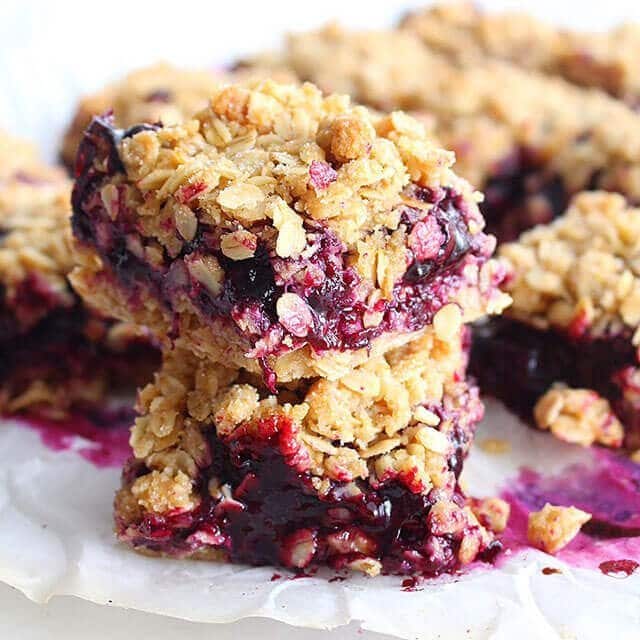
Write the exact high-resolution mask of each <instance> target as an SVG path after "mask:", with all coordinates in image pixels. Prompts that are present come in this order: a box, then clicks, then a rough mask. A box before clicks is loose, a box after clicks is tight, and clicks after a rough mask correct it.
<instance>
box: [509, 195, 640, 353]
mask: <svg viewBox="0 0 640 640" xmlns="http://www.w3.org/2000/svg"><path fill="white" fill-rule="evenodd" d="M639 252H640V209H636V208H633V207H631V206H629V205H628V204H627V203H626V201H625V199H624V198H623V197H622V196H621V195H618V194H613V193H604V192H588V193H582V194H580V195H578V196H576V197H575V198H574V199H573V201H572V202H571V205H570V206H569V209H568V210H567V212H566V213H565V214H564V215H563V216H561V217H560V218H558V219H557V220H556V221H554V222H552V223H551V224H548V225H540V226H538V227H536V228H534V229H532V230H530V231H527V232H525V233H524V234H522V236H521V237H520V239H519V241H518V242H513V243H508V244H504V245H502V246H501V247H500V250H499V253H500V255H501V256H502V257H503V258H504V259H506V260H507V261H508V262H509V263H510V265H511V267H512V268H513V274H514V275H513V278H512V279H511V280H510V281H509V283H508V286H507V289H508V290H509V292H510V293H511V295H512V296H513V305H512V307H511V308H510V309H509V312H508V313H509V315H511V316H512V317H515V318H517V319H518V320H521V321H523V322H526V323H528V324H531V325H533V326H535V327H538V328H543V329H546V328H549V327H553V328H555V329H560V330H570V329H571V328H572V327H575V326H576V325H577V324H580V326H581V327H582V328H583V330H586V331H587V332H588V334H589V335H590V336H594V337H597V336H603V335H606V334H611V333H613V334H615V333H619V332H621V331H623V330H628V331H630V332H631V333H632V334H633V333H635V332H636V330H637V328H638V326H639V325H640V263H639V262H638V254H639ZM639 340H640V333H638V334H637V335H635V336H634V337H633V341H634V344H636V343H637V342H638V341H639Z"/></svg>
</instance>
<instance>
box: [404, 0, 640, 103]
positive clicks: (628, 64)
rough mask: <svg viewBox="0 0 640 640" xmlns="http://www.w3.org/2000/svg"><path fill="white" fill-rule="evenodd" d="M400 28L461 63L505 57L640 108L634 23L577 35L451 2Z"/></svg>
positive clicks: (638, 33) (639, 43)
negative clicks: (599, 90) (600, 91)
mask: <svg viewBox="0 0 640 640" xmlns="http://www.w3.org/2000/svg"><path fill="white" fill-rule="evenodd" d="M400 28H401V29H406V30H407V31H410V32H412V33H414V34H416V35H417V36H418V37H419V38H421V40H422V41H423V42H424V43H425V44H426V45H427V46H428V47H430V48H431V49H434V50H435V51H438V52H441V53H443V54H445V55H447V56H451V57H452V58H453V59H455V60H457V61H459V62H460V63H462V64H474V63H476V62H477V61H478V60H481V59H483V58H495V59H498V60H504V61H506V62H510V63H512V64H514V65H516V66H518V67H523V68H525V69H529V70H532V71H533V70H537V71H541V72H544V73H549V74H554V75H558V76H562V77H563V78H565V79H566V80H568V81H569V82H572V83H575V84H577V85H581V86H585V87H594V88H598V89H601V90H602V91H605V92H607V93H609V94H611V95H612V96H614V97H616V98H619V99H621V100H624V101H625V102H627V103H628V104H629V105H630V106H632V107H633V108H637V107H640V72H638V64H637V60H638V58H639V57H640V25H638V24H633V23H625V24H621V25H619V26H618V27H616V28H614V29H611V30H608V31H605V32H602V33H582V32H579V31H571V30H568V29H560V28H557V27H555V26H552V25H550V24H547V23H545V22H543V21H541V20H538V19H537V18H534V17H533V16H529V15H527V14H524V13H519V12H505V13H502V14H492V13H485V12H484V11H483V10H482V9H480V8H479V7H477V6H476V5H474V4H473V3H470V2H450V3H446V4H441V5H436V6H432V7H429V8H427V9H424V10H422V11H417V12H414V13H411V14H409V15H408V16H406V17H405V19H404V20H403V21H402V23H401V25H400Z"/></svg>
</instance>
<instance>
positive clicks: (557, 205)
mask: <svg viewBox="0 0 640 640" xmlns="http://www.w3.org/2000/svg"><path fill="white" fill-rule="evenodd" d="M483 191H484V195H485V199H484V202H483V203H482V204H481V205H480V209H481V211H482V214H483V215H484V218H485V220H486V222H487V230H488V231H489V232H490V233H493V234H494V235H495V236H496V237H497V238H498V241H499V242H510V241H512V240H516V239H517V238H518V236H519V235H520V234H521V233H522V232H523V231H526V230H527V229H530V228H531V227H534V226H536V225H538V224H546V223H547V222H550V221H551V220H553V219H554V218H555V217H557V216H559V215H560V214H561V213H562V212H563V211H564V210H565V209H566V207H567V204H568V202H569V196H570V194H569V193H568V192H567V190H566V188H565V185H564V183H563V181H562V178H561V177H560V176H558V175H554V174H553V173H551V172H550V171H549V169H548V168H547V167H546V163H545V162H544V161H543V159H542V158H540V155H539V154H538V153H536V152H535V151H533V150H530V149H526V148H520V149H517V150H516V151H514V152H513V153H512V154H511V155H509V156H508V157H506V158H504V160H502V161H501V162H499V163H498V165H497V166H496V167H495V169H494V171H493V172H492V175H491V178H490V179H489V180H488V181H487V182H486V184H485V185H484V188H483Z"/></svg>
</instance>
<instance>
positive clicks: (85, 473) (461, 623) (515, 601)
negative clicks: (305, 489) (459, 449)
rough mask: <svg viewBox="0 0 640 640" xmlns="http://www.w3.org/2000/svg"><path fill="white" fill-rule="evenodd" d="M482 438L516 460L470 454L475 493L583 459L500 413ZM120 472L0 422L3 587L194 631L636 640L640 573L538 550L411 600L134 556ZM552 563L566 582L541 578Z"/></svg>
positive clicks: (375, 588)
mask: <svg viewBox="0 0 640 640" xmlns="http://www.w3.org/2000/svg"><path fill="white" fill-rule="evenodd" d="M486 438H501V439H506V440H509V441H510V444H511V451H510V452H509V453H506V454H502V455H496V454H488V453H485V452H484V451H483V449H482V447H476V448H475V451H474V452H473V454H472V456H471V458H470V459H469V462H468V465H467V468H466V469H465V481H466V483H467V485H468V486H470V487H472V488H473V492H474V494H475V495H491V494H494V493H496V492H497V491H499V490H500V489H501V488H503V487H504V484H505V479H506V478H513V477H515V476H516V475H517V472H518V469H519V468H520V466H521V465H528V466H531V467H533V468H536V469H538V470H540V471H545V472H556V471H558V470H561V469H562V468H563V467H565V466H566V465H569V464H572V463H575V462H579V461H581V460H584V459H585V456H586V455H587V454H586V452H585V451H584V450H581V449H578V448H576V447H571V446H568V445H563V444H562V443H559V442H557V441H556V440H554V439H553V438H550V437H549V436H547V435H544V434H540V433H536V432H534V431H532V430H530V429H526V428H524V427H523V426H521V425H518V424H517V423H516V421H515V419H514V418H512V417H510V416H509V414H507V413H506V412H505V411H504V410H502V409H501V408H499V407H496V406H492V407H490V408H489V411H488V413H487V418H486V419H485V422H484V424H483V425H482V427H481V429H480V431H479V434H478V440H479V441H480V442H481V441H482V440H483V439H486ZM84 444H85V446H86V443H84ZM118 476H119V473H118V470H117V469H101V468H97V467H95V466H93V465H92V464H91V463H89V462H87V461H86V460H85V459H83V458H82V457H80V456H79V455H78V454H77V453H76V452H74V451H73V450H68V451H62V452H60V451H53V450H50V449H48V448H46V447H45V446H44V445H43V444H42V442H41V440H40V436H39V435H38V433H36V432H35V431H32V430H30V429H28V428H25V427H24V426H19V425H17V424H16V423H12V422H11V421H5V422H4V423H3V424H1V425H0V580H2V581H4V582H6V583H8V584H10V585H12V586H14V587H15V588H17V589H19V590H20V591H22V592H23V593H24V594H25V595H26V596H28V597H29V598H31V599H33V600H35V601H39V602H44V601H46V600H47V599H49V598H51V597H52V596H55V595H75V596H78V597H81V598H85V599H87V600H91V601H94V602H97V603H106V602H110V603H112V604H113V605H115V606H121V607H127V608H133V609H140V610H143V611H148V612H153V613H156V614H163V615H167V616H174V617H177V618H184V619H187V620H193V621H200V622H218V623H220V622H231V621H235V620H239V619H241V618H245V617H249V616H264V617H268V618H273V619H276V620H280V621H283V622H286V623H289V624H292V625H298V626H304V627H313V628H334V627H337V626H340V625H344V624H347V623H348V622H350V621H353V620H356V621H359V622H360V623H361V625H362V627H363V628H364V629H367V630H370V631H377V632H380V633H387V634H390V635H394V636H397V637H400V638H407V639H408V638H419V639H422V638H443V639H444V638H460V637H465V638H505V639H506V638H509V639H510V640H511V639H512V638H514V637H517V638H518V640H528V639H529V638H532V639H533V638H536V639H537V638H541V639H542V638H544V639H545V640H546V639H548V638H573V637H575V638H580V639H582V638H616V639H618V638H629V639H631V638H635V639H637V638H638V637H639V636H640V575H639V574H638V572H636V573H635V574H633V575H631V576H629V577H628V578H625V579H616V578H612V577H609V576H605V575H603V574H602V573H601V572H600V571H598V570H588V569H576V568H572V567H568V566H566V565H564V564H563V563H562V562H560V561H559V560H557V559H555V558H552V557H551V556H548V555H545V554H544V553H541V552H538V551H535V550H526V551H524V552H520V553H517V554H515V555H514V556H513V557H511V558H509V559H508V560H506V561H504V562H501V563H500V564H499V566H498V567H489V568H485V567H482V566H481V567H478V568H477V569H474V570H471V571H469V572H467V573H465V575H462V576H457V577H455V578H443V579H439V580H435V581H428V582H426V583H425V584H423V585H421V587H420V589H421V590H417V591H412V592H406V591H403V590H402V588H401V582H402V581H401V578H398V577H391V576H386V577H385V576H382V577H378V578H375V579H370V578H365V577H352V578H349V579H348V580H346V581H343V582H329V581H328V579H327V578H328V577H330V576H331V575H333V574H327V575H321V574H318V575H316V576H315V577H308V578H303V579H295V580H292V579H288V576H287V574H286V572H282V571H279V573H280V574H282V578H281V579H279V580H273V581H272V576H273V575H274V570H273V569H270V568H249V567H239V566H230V565H223V564H215V563H204V562H189V561H173V560H166V559H154V558H147V557H143V556H139V555H137V554H134V553H132V552H130V551H128V550H127V549H126V548H124V547H122V546H120V545H119V544H118V543H116V541H115V540H114V537H113V535H112V521H111V502H112V498H113V493H114V490H115V488H116V486H117V485H118ZM549 566H551V567H560V568H561V569H562V573H559V574H554V575H552V576H549V575H544V574H543V573H542V571H541V570H542V568H544V567H549ZM516 634H517V635H516Z"/></svg>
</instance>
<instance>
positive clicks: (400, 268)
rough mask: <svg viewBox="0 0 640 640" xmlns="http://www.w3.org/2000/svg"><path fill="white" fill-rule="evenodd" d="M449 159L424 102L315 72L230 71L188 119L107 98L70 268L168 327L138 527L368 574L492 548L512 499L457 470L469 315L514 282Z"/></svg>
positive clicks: (497, 300) (129, 538)
mask: <svg viewBox="0 0 640 640" xmlns="http://www.w3.org/2000/svg"><path fill="white" fill-rule="evenodd" d="M452 164H453V155H452V154H451V153H450V152H447V151H444V150H443V149H441V148H440V147H439V145H438V144H437V143H435V142H434V140H433V139H432V138H431V137H429V136H427V135H426V133H425V130H424V127H423V125H422V124H421V123H419V122H418V121H417V120H415V119H413V118H411V117H409V116H407V115H405V114H403V113H401V112H395V113H392V114H390V115H384V116H383V115H378V114H376V113H374V112H371V111H369V110H368V109H366V108H365V107H359V106H353V105H352V104H351V103H350V101H349V99H348V98H346V97H344V96H338V95H323V94H322V93H321V92H320V91H319V90H318V89H316V88H315V87H314V86H313V85H310V84H303V85H297V86H296V85H287V84H278V83H275V82H273V81H265V82H249V83H247V84H244V85H230V86H226V87H222V88H219V89H215V90H213V91H212V92H211V98H210V101H209V103H208V106H207V107H206V108H204V109H203V110H201V111H200V112H198V113H197V114H196V115H195V117H193V118H192V119H187V120H185V121H184V122H183V123H182V124H177V125H174V126H162V125H159V124H139V125H135V126H133V127H130V128H128V129H118V128H116V127H115V126H114V125H113V124H112V122H110V121H109V120H108V119H104V118H96V119H94V120H93V122H92V124H91V125H90V126H89V128H88V130H87V132H86V133H85V135H84V138H83V141H82V143H81V145H80V149H79V153H78V161H77V179H76V183H75V187H74V191H73V200H72V201H73V218H72V226H73V232H74V235H75V245H76V252H77V258H78V261H79V266H78V267H76V269H75V270H74V272H73V274H72V281H73V284H74V286H75V288H76V290H77V291H78V292H79V293H80V294H81V295H82V296H83V298H85V300H87V301H88V302H89V303H90V304H91V305H92V306H93V307H96V308H97V309H102V310H103V311H104V312H106V313H110V314H115V315H116V316H117V317H118V318H119V319H120V320H123V321H127V322H131V323H134V324H135V325H137V326H145V327H148V328H149V329H150V330H151V331H152V332H153V333H154V334H155V336H156V337H157V338H158V340H160V341H161V342H162V343H163V364H162V367H161V369H160V371H159V372H158V373H157V374H156V376H155V380H154V382H153V383H152V384H149V385H148V386H146V387H145V388H144V389H143V390H142V391H141V393H140V396H139V401H138V410H139V417H138V419H137V420H136V423H135V426H134V428H133V432H132V445H133V451H134V457H133V458H132V459H131V460H130V461H129V462H128V463H127V465H126V467H125V469H124V472H123V485H122V489H121V490H120V492H119V493H118V496H117V499H116V525H117V533H118V536H119V538H120V539H121V540H123V541H125V542H126V543H128V544H129V545H131V546H133V547H134V548H136V549H138V550H141V551H144V552H148V553H152V554H165V555H170V556H179V557H197V558H221V559H226V560H230V561H235V562H245V563H250V564H278V565H283V566H286V567H290V568H296V569H304V568H305V567H309V566H311V565H322V564H326V565H329V566H332V567H334V568H351V569H357V570H361V571H364V572H366V573H368V574H371V575H375V574H376V573H379V572H380V571H381V570H388V571H394V572H407V573H408V572H420V573H423V574H427V575H434V574H438V573H441V572H443V571H451V570H454V569H455V568H456V567H458V566H460V565H462V564H467V563H469V562H472V561H473V560H475V559H477V558H486V557H489V556H491V555H492V554H494V553H495V552H496V550H497V549H498V548H499V544H498V543H497V542H496V541H495V539H494V535H493V534H494V532H496V531H500V530H501V529H502V528H504V525H505V520H506V515H507V508H506V505H505V504H504V503H502V502H501V501H499V500H489V501H485V502H480V503H474V504H473V505H472V504H471V503H470V501H468V500H467V499H466V498H465V496H464V494H463V492H462V490H461V488H460V485H459V482H458V477H459V474H460V471H461V469H462V466H463V463H464V459H465V456H466V454H467V452H468V450H469V447H470V445H471V442H472V440H473V435H474V430H475V427H476V424H477V423H478V421H479V420H480V418H481V416H482V412H483V410H482V405H481V403H480V401H479V398H478V390H477V388H476V387H475V386H474V384H473V383H472V382H471V381H470V380H469V379H468V377H467V374H466V370H467V360H468V354H469V348H470V336H469V330H468V328H467V326H466V325H467V323H469V322H471V321H474V320H477V319H479V318H481V317H483V316H484V315H486V314H494V313H499V312H500V311H501V310H502V309H503V308H504V307H505V306H506V305H507V304H508V302H509V297H508V296H507V295H506V294H504V293H503V292H501V291H500V289H499V285H500V284H501V282H502V281H503V280H504V278H505V275H506V272H505V270H504V268H503V266H502V264H501V263H500V262H499V261H496V260H492V259H490V256H491V254H492V252H493V250H494V246H495V241H494V239H493V238H492V237H491V236H487V235H485V234H484V233H483V231H482V229H483V226H484V221H483V218H482V216H481V214H480V212H479V209H478V196H477V194H476V193H474V192H473V190H472V189H471V187H470V186H469V184H468V183H467V182H466V181H465V180H463V179H462V178H459V177H457V176H456V175H455V174H454V173H453V171H452V170H451V165H452ZM472 507H473V508H472Z"/></svg>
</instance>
